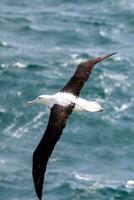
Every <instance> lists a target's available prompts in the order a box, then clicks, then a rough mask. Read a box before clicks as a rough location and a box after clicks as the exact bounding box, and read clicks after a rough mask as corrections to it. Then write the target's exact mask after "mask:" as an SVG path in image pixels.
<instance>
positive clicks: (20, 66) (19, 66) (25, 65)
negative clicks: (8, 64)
mask: <svg viewBox="0 0 134 200" xmlns="http://www.w3.org/2000/svg"><path fill="white" fill-rule="evenodd" d="M13 67H16V68H26V67H27V64H26V63H24V62H16V63H14V64H13Z"/></svg>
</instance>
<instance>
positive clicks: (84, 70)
mask: <svg viewBox="0 0 134 200" xmlns="http://www.w3.org/2000/svg"><path fill="white" fill-rule="evenodd" d="M116 53H117V52H115V53H111V54H107V55H105V56H102V57H98V58H96V59H92V60H89V61H86V62H83V63H80V64H79V65H78V66H77V69H76V71H75V73H74V75H73V76H72V77H71V79H70V80H69V81H68V82H67V84H66V85H65V86H64V87H63V88H62V89H61V91H60V92H58V93H56V94H54V95H40V96H39V97H37V98H36V99H35V100H33V101H29V102H27V103H28V104H29V105H33V104H43V105H46V106H48V107H49V108H50V109H51V112H50V116H49V121H48V125H47V128H46V130H45V133H44V135H43V137H42V139H41V141H40V142H39V144H38V146H37V148H36V149H35V151H34V153H33V170H32V175H33V182H34V186H35V191H36V194H37V196H38V198H39V200H41V199H42V190H43V182H44V177H45V172H46V168H47V163H48V160H49V158H50V156H51V154H52V152H53V150H54V147H55V145H56V143H57V142H58V140H59V139H60V136H61V134H62V131H63V129H64V128H65V125H66V121H67V118H68V117H69V115H70V114H71V113H72V111H88V112H99V111H102V110H103V108H102V106H101V105H100V104H99V103H97V102H96V101H87V100H85V99H82V98H80V97H79V95H80V91H81V89H82V88H83V86H84V84H85V82H86V81H87V79H88V77H89V75H90V74H91V71H92V69H93V67H94V66H95V64H97V63H99V62H101V61H102V60H104V59H106V58H108V57H111V56H112V55H114V54H116Z"/></svg>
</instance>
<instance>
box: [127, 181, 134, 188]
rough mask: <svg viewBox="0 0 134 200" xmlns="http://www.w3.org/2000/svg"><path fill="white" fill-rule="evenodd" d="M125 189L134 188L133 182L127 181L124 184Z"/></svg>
mask: <svg viewBox="0 0 134 200" xmlns="http://www.w3.org/2000/svg"><path fill="white" fill-rule="evenodd" d="M125 186H126V188H134V180H128V181H127V182H126V183H125Z"/></svg>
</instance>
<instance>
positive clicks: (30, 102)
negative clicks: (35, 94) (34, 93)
mask: <svg viewBox="0 0 134 200" xmlns="http://www.w3.org/2000/svg"><path fill="white" fill-rule="evenodd" d="M35 103H36V99H35V100H33V101H28V102H27V105H28V106H32V105H33V104H35Z"/></svg>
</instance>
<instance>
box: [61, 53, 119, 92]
mask: <svg viewBox="0 0 134 200" xmlns="http://www.w3.org/2000/svg"><path fill="white" fill-rule="evenodd" d="M116 53H117V52H115V53H111V54H107V55H105V56H102V57H98V58H96V59H93V60H89V61H87V62H83V63H81V64H79V65H78V67H77V69H76V71H75V73H74V75H73V76H72V78H71V79H70V80H69V81H68V83H67V84H66V85H65V86H64V88H63V89H62V90H61V91H62V92H68V93H72V94H74V95H75V96H79V94H80V91H81V89H82V87H83V86H84V84H85V82H86V81H87V79H88V77H89V75H90V74H91V71H92V69H93V67H94V65H95V64H96V63H98V62H101V61H102V60H104V59H106V58H109V57H111V56H112V55H114V54H116Z"/></svg>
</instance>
